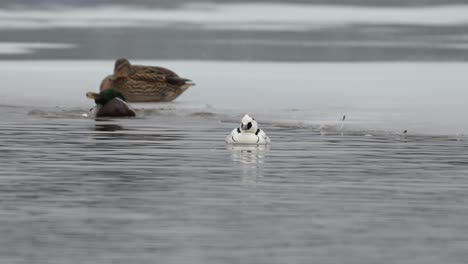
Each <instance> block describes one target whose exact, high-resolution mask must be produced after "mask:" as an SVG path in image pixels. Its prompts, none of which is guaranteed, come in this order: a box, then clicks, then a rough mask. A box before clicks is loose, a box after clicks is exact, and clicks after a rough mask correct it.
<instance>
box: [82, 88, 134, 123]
mask: <svg viewBox="0 0 468 264" xmlns="http://www.w3.org/2000/svg"><path fill="white" fill-rule="evenodd" d="M86 97H87V98H89V99H94V102H95V103H96V107H95V116H96V117H134V116H136V114H135V111H133V109H131V108H130V106H128V104H127V103H126V102H125V97H124V96H123V95H122V94H121V93H120V92H118V91H116V90H114V89H106V90H104V91H102V92H100V93H93V92H88V93H86Z"/></svg>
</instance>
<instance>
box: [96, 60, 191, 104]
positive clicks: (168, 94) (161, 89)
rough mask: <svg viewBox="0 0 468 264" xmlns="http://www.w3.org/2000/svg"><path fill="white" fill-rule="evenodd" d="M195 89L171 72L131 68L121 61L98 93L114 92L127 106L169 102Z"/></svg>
mask: <svg viewBox="0 0 468 264" xmlns="http://www.w3.org/2000/svg"><path fill="white" fill-rule="evenodd" d="M194 85H195V84H194V83H193V82H192V81H191V80H189V79H185V78H181V77H179V76H178V75H177V74H176V73H175V72H173V71H171V70H169V69H166V68H162V67H156V66H143V65H132V64H130V62H129V61H128V60H127V59H125V58H121V59H118V60H116V61H115V66H114V74H113V75H109V76H107V77H106V78H104V80H103V81H102V83H101V86H100V88H99V89H100V91H103V90H106V89H110V88H112V89H115V90H117V91H118V92H120V93H122V94H123V96H125V99H126V100H127V102H170V101H172V100H174V99H176V98H177V97H178V96H179V95H181V94H182V93H183V92H185V90H187V89H188V88H190V87H191V86H194Z"/></svg>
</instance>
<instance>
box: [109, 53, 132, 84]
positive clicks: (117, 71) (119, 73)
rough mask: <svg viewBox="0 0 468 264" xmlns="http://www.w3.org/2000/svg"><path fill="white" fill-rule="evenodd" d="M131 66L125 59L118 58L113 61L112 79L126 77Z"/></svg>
mask: <svg viewBox="0 0 468 264" xmlns="http://www.w3.org/2000/svg"><path fill="white" fill-rule="evenodd" d="M131 67H132V65H131V64H130V62H129V61H128V60H127V59H126V58H120V59H117V60H116V61H115V65H114V76H113V78H115V79H117V78H123V77H127V76H128V74H129V72H130V68H131Z"/></svg>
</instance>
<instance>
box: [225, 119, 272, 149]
mask: <svg viewBox="0 0 468 264" xmlns="http://www.w3.org/2000/svg"><path fill="white" fill-rule="evenodd" d="M226 143H228V144H253V145H255V144H256V145H265V144H269V143H271V141H270V138H269V137H268V136H267V135H266V133H265V131H263V130H261V129H260V128H258V123H257V121H256V120H255V119H254V118H252V117H250V116H249V115H248V114H246V115H245V116H244V117H243V118H242V121H241V124H240V127H238V128H235V129H233V130H232V132H231V134H229V135H228V136H227V137H226Z"/></svg>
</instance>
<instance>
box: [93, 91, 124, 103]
mask: <svg viewBox="0 0 468 264" xmlns="http://www.w3.org/2000/svg"><path fill="white" fill-rule="evenodd" d="M86 97H87V98H89V99H94V102H95V103H96V104H97V105H105V104H107V103H108V102H109V101H110V100H112V99H114V98H120V99H122V100H124V101H125V97H124V96H123V95H122V94H121V93H120V92H118V91H117V90H115V89H112V88H110V89H106V90H104V91H101V92H100V93H93V92H87V93H86Z"/></svg>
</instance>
